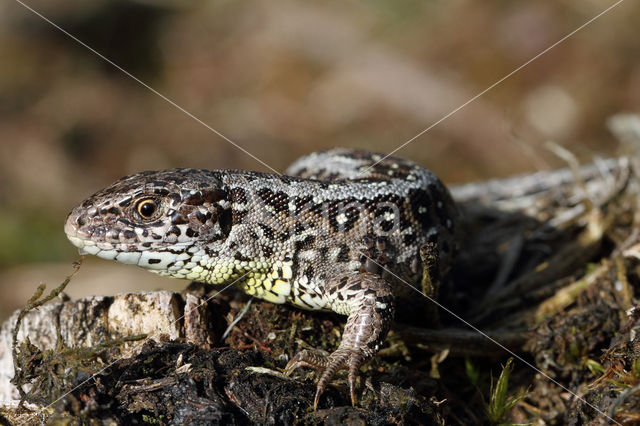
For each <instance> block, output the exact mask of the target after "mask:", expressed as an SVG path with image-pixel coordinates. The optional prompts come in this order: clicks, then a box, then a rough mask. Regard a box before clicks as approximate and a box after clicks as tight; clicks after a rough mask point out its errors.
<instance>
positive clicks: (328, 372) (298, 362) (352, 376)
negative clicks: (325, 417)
mask: <svg viewBox="0 0 640 426" xmlns="http://www.w3.org/2000/svg"><path fill="white" fill-rule="evenodd" d="M366 358H367V357H366V356H365V355H364V354H361V353H358V352H357V351H353V350H350V349H345V348H338V350H336V351H335V352H333V353H332V354H331V355H329V356H327V357H324V356H322V355H318V354H317V353H314V352H311V351H309V350H307V349H305V350H303V351H301V352H298V353H297V354H296V356H294V357H293V358H291V360H290V361H289V363H288V364H287V366H286V367H285V374H286V375H290V374H291V373H292V372H293V371H294V370H296V369H298V368H300V367H311V368H316V369H320V370H323V371H322V375H321V376H320V379H318V384H317V388H316V396H315V398H314V400H313V409H314V410H316V409H317V408H318V401H319V400H320V396H322V394H323V393H324V391H325V389H326V388H327V384H328V383H329V382H330V381H331V379H332V378H333V376H334V375H335V374H336V372H337V371H338V370H340V369H343V368H346V369H348V370H349V378H348V380H349V392H350V395H351V404H352V405H356V393H355V388H356V377H357V375H358V369H359V368H360V366H361V365H362V364H363V363H364V362H365V360H366Z"/></svg>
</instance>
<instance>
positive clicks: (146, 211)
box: [137, 198, 158, 219]
mask: <svg viewBox="0 0 640 426" xmlns="http://www.w3.org/2000/svg"><path fill="white" fill-rule="evenodd" d="M137 210H138V214H139V215H140V216H141V217H142V218H144V219H150V218H152V217H153V215H154V214H156V212H157V211H158V203H156V201H155V200H152V199H150V198H146V199H144V200H141V201H140V202H139V203H138V207H137Z"/></svg>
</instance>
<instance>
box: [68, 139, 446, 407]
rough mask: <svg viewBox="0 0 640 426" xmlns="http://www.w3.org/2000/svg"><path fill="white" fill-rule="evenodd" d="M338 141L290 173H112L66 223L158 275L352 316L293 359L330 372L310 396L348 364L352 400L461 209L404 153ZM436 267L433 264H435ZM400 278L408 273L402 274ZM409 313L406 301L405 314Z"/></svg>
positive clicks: (102, 249) (104, 250) (100, 247)
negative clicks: (316, 347)
mask: <svg viewBox="0 0 640 426" xmlns="http://www.w3.org/2000/svg"><path fill="white" fill-rule="evenodd" d="M380 158H381V156H380V155H378V154H372V153H369V152H365V151H354V150H346V149H334V150H331V151H326V152H320V153H314V154H310V155H308V156H306V157H303V158H301V159H299V160H298V161H296V162H295V163H294V164H293V165H292V166H291V167H290V168H289V169H288V170H287V173H288V174H289V175H290V176H282V175H275V174H265V173H257V172H249V171H241V170H215V171H207V170H194V169H173V170H165V171H157V172H142V173H138V174H135V175H132V176H128V177H125V178H122V179H120V180H119V181H117V182H115V183H114V184H113V185H111V186H110V187H108V188H106V189H103V190H102V191H99V192H97V193H96V194H94V195H93V196H91V197H89V198H88V199H87V200H86V201H84V202H83V203H81V204H80V205H78V206H77V207H75V208H74V209H73V210H72V211H71V213H70V214H69V216H68V218H67V221H66V224H65V232H66V233H67V236H68V238H69V240H70V241H71V242H72V243H73V244H74V245H76V246H77V247H78V248H79V249H80V252H81V253H83V254H84V253H88V254H94V255H97V256H99V257H102V258H105V259H110V260H117V261H118V262H121V263H128V264H136V265H138V266H141V267H143V268H145V269H148V270H150V271H152V272H156V273H158V274H161V275H166V276H171V277H176V278H183V279H188V280H195V281H200V282H205V283H210V284H225V283H230V282H232V281H234V280H238V284H237V286H238V287H240V288H241V289H242V290H244V291H245V292H246V293H248V294H250V295H252V296H255V297H259V298H262V299H265V300H268V301H270V302H274V303H290V304H292V305H295V306H298V307H301V308H304V309H313V310H333V311H335V312H337V313H339V314H343V315H348V319H347V324H346V326H345V330H344V333H343V337H342V341H341V343H340V346H339V348H338V349H337V350H336V351H335V352H333V353H332V354H331V355H329V356H328V357H326V358H323V357H320V356H318V355H316V354H313V353H311V352H309V351H302V352H300V353H299V354H297V355H296V356H295V357H294V358H293V359H292V360H291V362H289V364H288V365H287V368H286V372H287V373H291V372H292V371H293V370H295V369H296V368H298V367H300V366H311V367H315V368H320V369H323V370H324V372H323V374H322V375H321V376H320V379H319V381H318V385H317V392H316V398H315V401H314V406H317V403H318V398H319V397H320V395H321V394H322V392H323V391H324V389H325V388H326V386H327V384H328V383H329V381H330V380H331V378H332V377H333V375H334V374H335V372H336V371H337V370H338V369H341V368H347V369H348V371H349V384H350V389H351V398H352V402H355V396H354V384H355V379H356V375H357V371H358V369H359V367H360V366H361V365H362V364H363V363H364V362H365V361H366V360H368V359H369V358H371V357H372V356H373V355H375V353H376V352H377V351H378V349H379V347H380V345H381V344H382V342H383V341H384V339H385V337H386V334H387V332H388V330H389V327H390V324H391V321H392V319H393V317H394V313H395V310H396V306H401V307H402V309H400V310H399V311H402V312H403V313H404V314H405V317H406V316H407V315H412V313H410V310H409V309H405V307H410V306H412V305H415V299H416V297H415V294H412V293H411V291H412V290H410V289H408V288H407V286H406V284H404V283H402V282H401V280H404V281H407V282H409V283H412V284H418V285H419V283H420V282H421V279H422V271H423V267H422V261H421V257H420V248H421V247H423V246H425V245H426V244H431V245H432V246H433V245H434V244H435V247H437V253H436V254H437V258H438V259H439V261H438V265H437V268H438V269H439V272H440V273H444V272H446V270H447V269H448V268H449V266H450V264H451V261H452V259H453V256H454V254H455V251H456V238H455V225H456V221H457V216H458V212H457V209H456V207H455V205H454V203H453V201H452V199H451V197H450V195H449V192H448V191H447V189H446V188H445V187H444V185H442V183H441V182H440V181H439V180H438V179H437V178H436V177H435V175H433V174H432V173H431V172H429V171H428V170H426V169H424V168H422V167H420V166H418V165H416V164H414V163H412V162H410V161H406V160H402V159H399V158H393V157H389V158H387V159H385V160H384V161H382V162H380V163H379V164H376V165H375V166H374V167H372V168H370V169H369V167H370V166H371V165H373V164H374V163H375V162H376V161H378V160H379V159H380ZM429 267H432V266H429ZM396 277H399V278H401V280H399V279H397V278H396ZM405 311H406V312H405Z"/></svg>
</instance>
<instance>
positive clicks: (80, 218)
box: [76, 216, 87, 226]
mask: <svg viewBox="0 0 640 426" xmlns="http://www.w3.org/2000/svg"><path fill="white" fill-rule="evenodd" d="M76 223H77V224H78V226H84V225H86V224H87V220H86V219H85V218H84V216H78V218H77V219H76Z"/></svg>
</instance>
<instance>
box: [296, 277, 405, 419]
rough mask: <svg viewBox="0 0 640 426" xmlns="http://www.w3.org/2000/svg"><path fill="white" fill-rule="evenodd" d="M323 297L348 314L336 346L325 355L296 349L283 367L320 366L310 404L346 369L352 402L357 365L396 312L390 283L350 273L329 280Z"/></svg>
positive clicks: (368, 355)
mask: <svg viewBox="0 0 640 426" xmlns="http://www.w3.org/2000/svg"><path fill="white" fill-rule="evenodd" d="M323 298H324V300H326V301H327V304H328V306H329V307H330V308H331V309H332V310H333V311H335V312H337V313H339V314H343V315H348V316H349V318H348V319H347V324H346V326H345V328H344V332H343V334H342V340H341V341H340V346H339V347H338V349H337V350H336V351H335V352H333V353H332V354H331V355H329V356H327V357H323V356H320V355H318V354H316V353H313V352H310V351H308V350H303V351H301V352H299V353H298V354H297V355H296V356H295V357H293V358H292V359H291V361H289V363H288V364H287V366H286V368H285V373H286V374H291V373H292V372H293V371H294V370H295V369H297V368H299V367H313V368H318V369H321V370H323V372H322V375H321V376H320V378H319V379H318V384H317V389H316V396H315V399H314V401H313V408H314V409H316V408H317V406H318V400H319V399H320V396H321V395H322V393H323V392H324V390H325V389H326V387H327V384H328V383H329V382H330V381H331V379H332V378H333V376H334V375H335V373H336V372H337V371H338V370H340V369H343V368H346V369H347V370H348V371H349V376H348V379H349V391H350V394H351V403H352V404H354V405H355V402H356V399H355V382H356V376H357V373H358V369H359V368H360V366H361V365H362V364H364V363H365V362H366V361H367V360H368V359H369V358H371V357H372V356H373V355H375V354H376V352H378V349H379V348H380V345H382V342H383V341H384V339H385V337H386V336H387V332H388V331H389V328H390V327H391V322H392V320H393V316H394V312H395V304H394V297H393V293H392V291H391V285H390V284H389V283H388V282H387V281H385V280H384V279H382V278H381V277H380V276H379V275H375V274H371V273H350V274H348V275H342V276H338V277H336V278H334V279H332V280H330V281H329V282H328V283H327V285H326V286H325V289H324V294H323Z"/></svg>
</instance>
